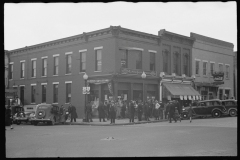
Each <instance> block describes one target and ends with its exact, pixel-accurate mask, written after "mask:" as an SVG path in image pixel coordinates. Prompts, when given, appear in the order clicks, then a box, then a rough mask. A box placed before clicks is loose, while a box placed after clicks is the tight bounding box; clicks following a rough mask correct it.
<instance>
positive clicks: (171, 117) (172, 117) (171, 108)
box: [168, 101, 177, 123]
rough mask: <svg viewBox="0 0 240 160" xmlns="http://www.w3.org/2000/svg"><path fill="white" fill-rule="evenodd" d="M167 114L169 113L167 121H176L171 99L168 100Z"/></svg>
mask: <svg viewBox="0 0 240 160" xmlns="http://www.w3.org/2000/svg"><path fill="white" fill-rule="evenodd" d="M168 107H169V108H168V114H169V123H172V119H173V120H174V121H175V122H177V121H176V119H175V116H174V113H175V105H174V104H173V101H169V105H168Z"/></svg>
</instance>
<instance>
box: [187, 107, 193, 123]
mask: <svg viewBox="0 0 240 160" xmlns="http://www.w3.org/2000/svg"><path fill="white" fill-rule="evenodd" d="M192 114H193V109H192V103H189V109H188V117H189V119H190V123H191V122H192Z"/></svg>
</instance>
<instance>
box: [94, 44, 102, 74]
mask: <svg viewBox="0 0 240 160" xmlns="http://www.w3.org/2000/svg"><path fill="white" fill-rule="evenodd" d="M94 50H95V71H94V72H102V48H98V49H94ZM98 51H101V52H98ZM98 53H101V54H100V55H101V56H100V57H101V59H100V60H99V59H98ZM99 62H100V63H99ZM99 66H100V67H99Z"/></svg>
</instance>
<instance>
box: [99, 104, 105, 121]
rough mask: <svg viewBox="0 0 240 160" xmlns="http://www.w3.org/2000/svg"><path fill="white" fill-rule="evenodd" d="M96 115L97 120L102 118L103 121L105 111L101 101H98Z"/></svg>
mask: <svg viewBox="0 0 240 160" xmlns="http://www.w3.org/2000/svg"><path fill="white" fill-rule="evenodd" d="M98 117H99V121H100V122H101V120H102V119H103V122H106V121H105V111H104V105H103V103H102V102H100V103H99V106H98Z"/></svg>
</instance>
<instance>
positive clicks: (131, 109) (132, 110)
mask: <svg viewBox="0 0 240 160" xmlns="http://www.w3.org/2000/svg"><path fill="white" fill-rule="evenodd" d="M134 113H135V106H134V102H133V101H131V102H130V105H129V122H130V123H131V122H134Z"/></svg>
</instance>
